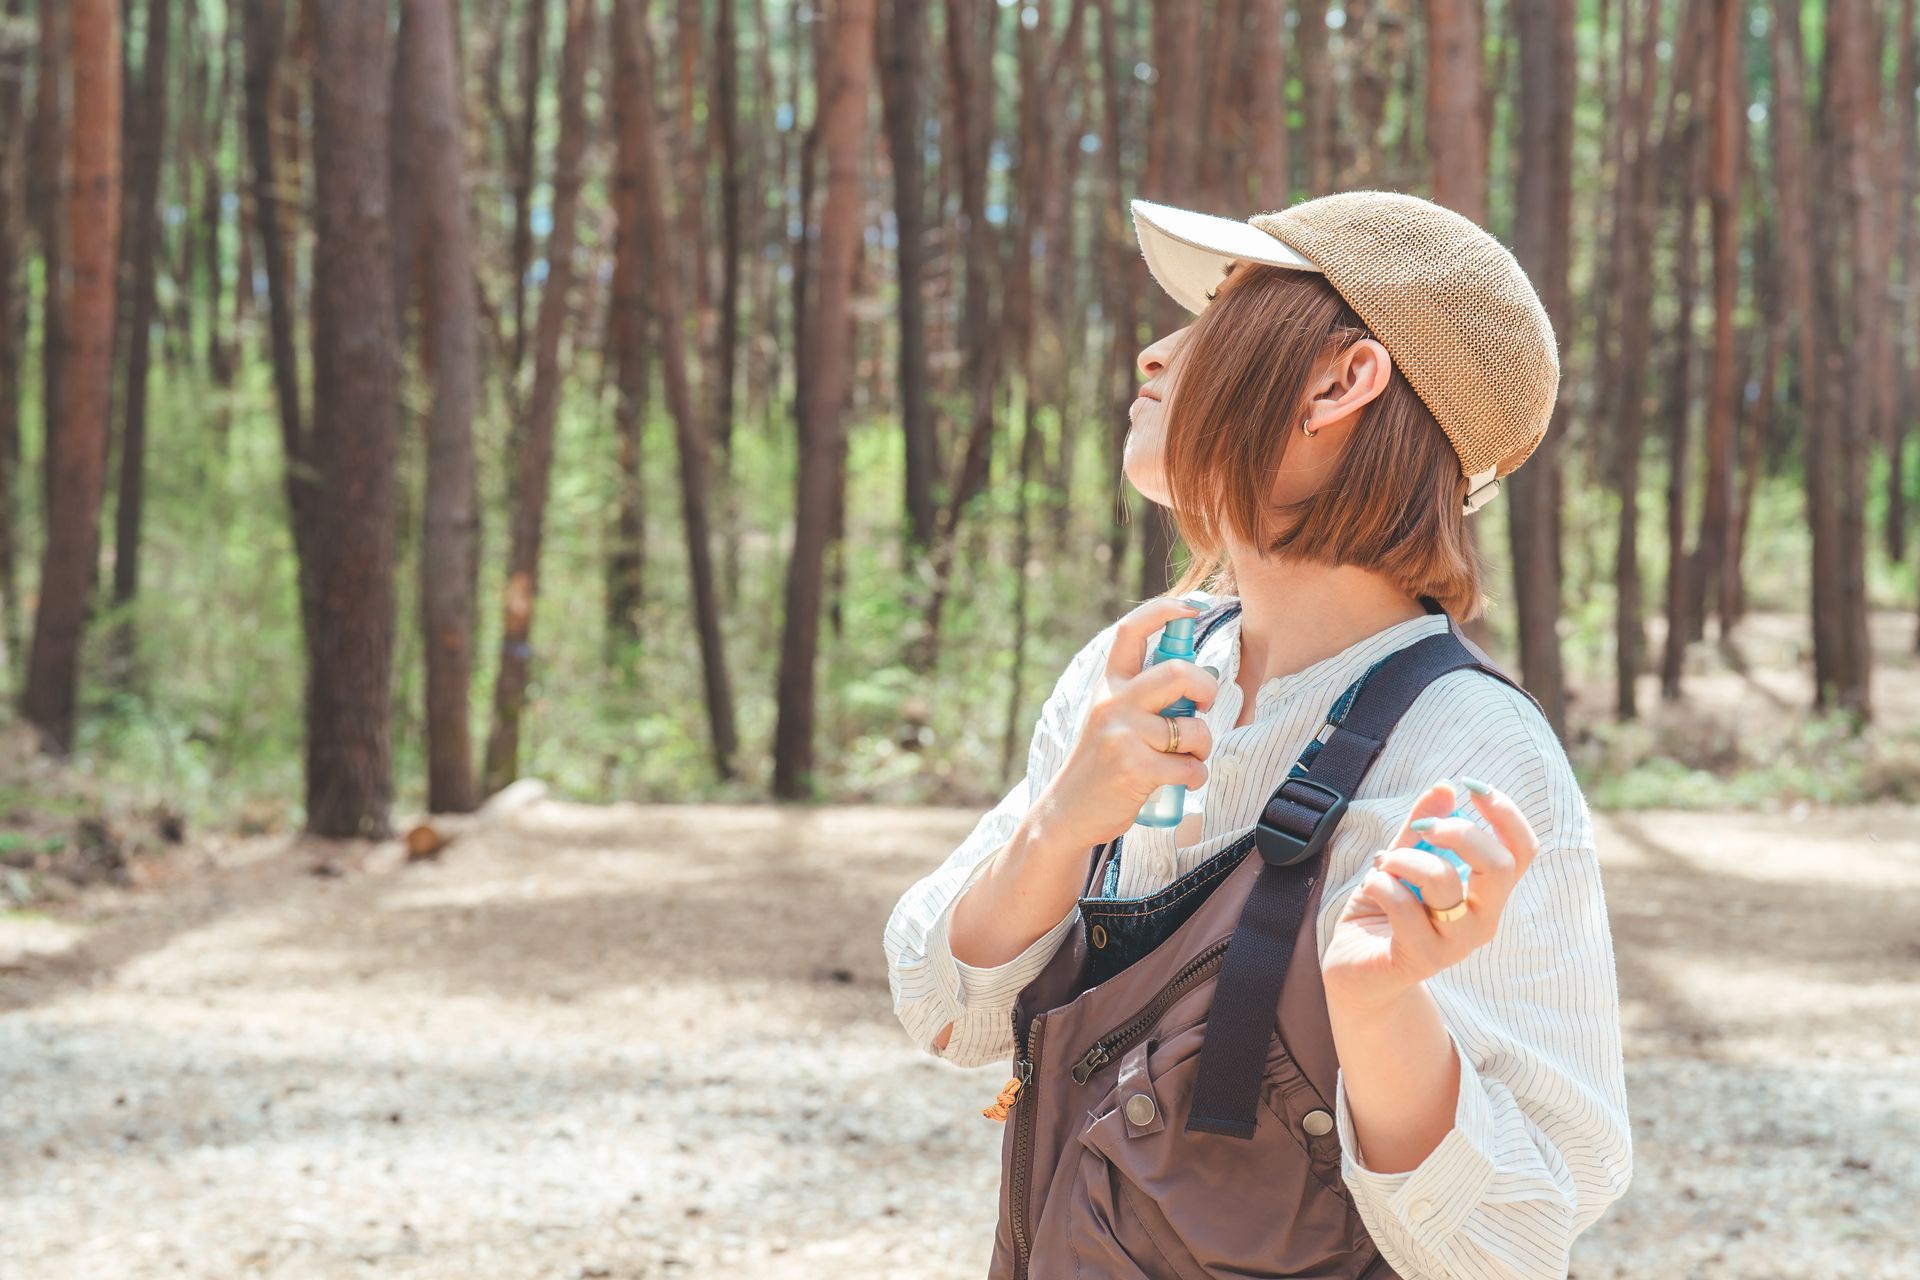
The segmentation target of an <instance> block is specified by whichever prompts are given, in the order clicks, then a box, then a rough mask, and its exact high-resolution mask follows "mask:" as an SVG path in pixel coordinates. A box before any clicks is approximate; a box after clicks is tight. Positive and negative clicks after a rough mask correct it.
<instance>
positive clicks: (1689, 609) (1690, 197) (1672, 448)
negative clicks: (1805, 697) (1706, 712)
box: [1660, 0, 1711, 702]
mask: <svg viewBox="0 0 1920 1280" xmlns="http://www.w3.org/2000/svg"><path fill="white" fill-rule="evenodd" d="M1707 4H1708V0H1691V3H1690V4H1689V5H1688V8H1687V11H1686V16H1685V17H1684V18H1683V23H1684V26H1683V29H1682V31H1681V33H1680V40H1679V52H1678V53H1677V54H1676V55H1675V58H1674V64H1673V65H1674V73H1673V74H1674V77H1675V85H1676V91H1675V93H1674V94H1673V95H1672V96H1670V97H1669V98H1668V100H1667V106H1668V118H1667V133H1666V137H1665V140H1664V141H1663V144H1662V151H1663V155H1664V158H1665V170H1666V172H1667V174H1669V175H1670V176H1671V177H1672V180H1673V181H1674V182H1676V183H1678V185H1679V201H1678V203H1679V211H1680V230H1679V242H1678V248H1677V250H1676V252H1677V256H1678V259H1679V261H1678V263H1677V265H1676V267H1675V271H1674V276H1675V286H1674V293H1675V298H1676V302H1677V305H1676V307H1675V311H1674V321H1673V337H1672V343H1673V346H1672V352H1671V365H1670V367H1669V372H1668V376H1667V388H1666V391H1667V394H1666V403H1665V406H1664V409H1663V412H1664V414H1665V416H1666V421H1667V644H1666V650H1665V654H1664V657H1663V658H1662V661H1661V665H1660V696H1661V697H1662V698H1664V699H1666V700H1667V701H1669V702H1672V701H1675V700H1677V699H1678V698H1679V697H1680V676H1681V670H1682V663H1683V661H1684V659H1685V657H1686V652H1687V641H1688V638H1689V637H1690V636H1691V635H1692V634H1693V617H1694V613H1695V611H1696V609H1698V608H1699V607H1700V605H1699V596H1698V592H1697V591H1696V590H1695V587H1694V583H1693V574H1692V572H1691V570H1692V567H1693V566H1692V563H1691V560H1692V558H1691V557H1690V556H1689V555H1688V554H1687V456H1688V439H1689V435H1690V433H1689V430H1688V419H1689V417H1690V416H1691V414H1692V411H1693V391H1692V384H1693V309H1694V293H1695V287H1696V281H1697V278H1698V276H1699V269H1698V264H1699V247H1698V246H1699V238H1698V236H1697V234H1696V232H1695V227H1694V224H1695V220H1696V215H1697V213H1698V210H1699V204H1700V187H1701V180H1702V175H1701V172H1700V170H1701V156H1700V119H1701V111H1700V97H1699V94H1698V93H1697V92H1696V90H1697V89H1698V87H1699V84H1700V75H1701V70H1702V68H1701V63H1702V61H1703V59H1704V55H1705V49H1704V47H1703V46H1704V45H1705V41H1706V39H1707V36H1708V34H1709V28H1708V26H1707V22H1708V21H1709V19H1710V16H1711V11H1710V10H1709V9H1708V8H1707Z"/></svg>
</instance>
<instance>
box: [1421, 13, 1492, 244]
mask: <svg viewBox="0 0 1920 1280" xmlns="http://www.w3.org/2000/svg"><path fill="white" fill-rule="evenodd" d="M1426 5H1427V144H1428V154H1429V155H1430V156H1431V157H1432V159H1433V200H1434V203H1435V204H1443V205H1445V206H1447V208H1449V209H1453V210H1456V211H1457V212H1459V213H1462V214H1465V215H1466V216H1467V217H1469V218H1471V219H1473V220H1474V221H1475V222H1478V223H1481V224H1483V225H1484V224H1485V223H1486V220H1487V145H1486V142H1487V138H1486V133H1485V132H1484V130H1483V128H1482V124H1483V115H1482V112H1483V102H1482V95H1483V93H1484V89H1483V86H1484V84H1485V82H1486V73H1485V69H1484V67H1483V62H1484V60H1485V54H1484V51H1483V48H1482V42H1483V41H1484V39H1485V35H1484V22H1483V16H1482V14H1481V10H1480V5H1481V0H1426Z"/></svg>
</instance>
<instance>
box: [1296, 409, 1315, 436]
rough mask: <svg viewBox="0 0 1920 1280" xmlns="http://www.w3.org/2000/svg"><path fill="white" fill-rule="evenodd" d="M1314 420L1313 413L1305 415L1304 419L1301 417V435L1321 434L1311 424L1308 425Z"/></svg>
mask: <svg viewBox="0 0 1920 1280" xmlns="http://www.w3.org/2000/svg"><path fill="white" fill-rule="evenodd" d="M1312 421H1313V415H1312V414H1308V415H1307V416H1306V417H1304V418H1302V419H1300V434H1301V435H1303V436H1317V435H1319V434H1320V433H1319V432H1318V431H1315V430H1314V429H1313V428H1312V427H1310V426H1308V425H1307V424H1308V423H1309V422H1312Z"/></svg>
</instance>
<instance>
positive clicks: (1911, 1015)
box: [0, 802, 1920, 1280]
mask: <svg viewBox="0 0 1920 1280" xmlns="http://www.w3.org/2000/svg"><path fill="white" fill-rule="evenodd" d="M975 817H976V815H975V814H973V813H971V812H964V811H954V810H885V809H858V810H855V809H828V810H817V811H811V812H790V811H782V810H777V809H770V808H739V809H726V810H715V809H702V810H693V809H687V808H639V807H633V806H615V807H609V808H592V807H586V806H577V805H567V804H560V803H554V802H543V803H539V804H536V805H534V806H532V807H530V808H527V809H524V810H522V811H521V812H520V813H518V814H517V815H515V816H513V817H511V818H507V819H502V820H498V821H495V822H492V823H489V824H486V825H484V826H482V827H479V828H477V829H476V830H475V831H473V832H471V833H469V834H467V835H465V836H463V837H462V838H461V839H460V840H458V841H457V842H456V843H455V844H454V845H453V846H452V847H451V848H450V849H449V850H448V851H447V853H446V854H445V856H444V858H443V859H442V860H441V861H439V862H437V863H422V864H416V865H411V866H402V865H397V863H396V859H395V858H394V857H392V856H391V854H390V852H389V851H375V853H374V854H372V855H371V856H369V858H368V859H367V860H366V864H365V865H364V866H361V867H355V868H348V869H346V870H345V872H344V874H340V875H336V876H315V875H313V874H312V873H311V871H310V869H309V868H310V866H311V865H312V862H313V854H312V852H311V851H310V850H308V849H303V848H301V847H298V846H294V845H289V844H287V843H286V842H284V841H281V842H274V841H255V842H252V843H249V844H242V845H235V846H232V847H230V848H227V849H225V850H223V851H218V852H216V853H213V854H210V855H208V860H209V861H210V863H211V864H212V865H211V866H210V867H208V868H205V869H202V870H198V871H196V872H195V873H194V874H192V875H188V876H183V877H182V878H181V879H180V880H179V882H178V883H176V884H174V885H172V886H170V887H167V888H165V889H160V890H148V891H145V892H141V893H133V894H116V895H112V896H103V897H99V898H96V899H91V900H90V908H91V909H90V910H89V912H88V913H87V914H86V915H84V916H83V915H75V916H74V918H73V919H71V920H62V921H48V920H12V921H0V1009H5V1010H7V1012H6V1013H5V1015H4V1016H0V1276H7V1277H12V1276H21V1277H28V1276H31V1277H62V1278H63V1280H64V1278H66V1277H76V1278H77V1277H96V1276H97V1277H114V1278H115V1280H123V1278H124V1280H144V1278H146V1277H158V1276H168V1277H177V1276H199V1277H223V1278H224V1277H241V1276H268V1277H287V1278H291V1277H302V1278H305V1277H336V1276H370V1275H378V1276H383V1277H461V1278H463V1280H488V1278H492V1277H503V1278H504V1277H513V1278H515V1280H520V1278H523V1277H574V1276H617V1277H637V1276H755V1277H757V1276H779V1277H785V1276H795V1277H822V1278H825V1277H856V1278H867V1277H893V1276H900V1277H916V1278H917V1277H978V1276H980V1275H982V1274H983V1273H984V1271H985V1266H986V1260H987V1257H988V1253H989V1251H990V1244H991V1239H992V1233H993V1218H994V1204H995V1193H996V1188H997V1186H998V1177H999V1171H998V1152H999V1141H1000V1134H999V1128H998V1126H996V1125H994V1124H992V1123H990V1122H989V1121H986V1120H984V1119H982V1118H981V1117H980V1115H979V1114H978V1112H979V1108H980V1107H982V1106H985V1105H986V1104H987V1103H988V1102H990V1101H991V1100H992V1097H993V1094H994V1092H995V1090H996V1089H997V1088H998V1086H999V1084H1000V1083H1001V1081H1002V1080H1003V1079H1004V1075H1005V1073H1004V1071H1003V1070H1002V1069H1001V1068H1000V1067H998V1066H989V1067H982V1068H978V1069H975V1070H960V1069H956V1068H954V1067H952V1066H950V1065H949V1064H947V1063H944V1062H938V1061H936V1060H934V1059H932V1058H930V1057H926V1056H923V1055H920V1054H918V1053H917V1052H916V1051H915V1050H913V1049H912V1048H911V1047H910V1046H909V1045H908V1043H907V1041H906V1038H905V1035H904V1034H903V1033H902V1032H901V1030H900V1028H899V1025H898V1023H897V1022H895V1020H894V1019H893V1016H892V1012H891V1008H890V1002H889V997H888V990H887V978H886V969H885V959H884V956H883V953H882V951H881V946H880V931H881V927H882V925H883V923H884V921H885V918H886V915H887V912H888V910H889V909H890V908H891V906H892V904H893V902H894V900H895V898H896V897H897V896H898V894H899V893H900V891H901V890H902V889H903V888H904V887H905V886H906V885H907V884H908V883H910V882H911V881H912V880H913V879H915V878H916V877H918V876H919V875H921V874H923V873H924V872H925V871H926V870H928V869H930V868H931V867H932V866H933V865H935V864H936V863H937V862H938V860H939V859H940V858H941V857H943V856H944V855H945V853H946V852H947V851H948V850H949V849H951V848H952V846H953V845H954V844H955V843H957V842H958V841H959V839H960V838H961V837H962V836H963V835H964V834H965V833H966V831H967V830H968V828H969V827H970V826H971V824H972V822H973V820H974V818H975ZM696 824H697V825H696ZM1601 841H1602V844H1601V848H1602V858H1603V862H1604V865H1605V876H1606V889H1607V894H1608V901H1609V905H1610V908H1611V911H1612V917H1613V922H1614V930H1615V940H1616V947H1617V949H1618V955H1619V961H1620V977H1621V984H1622V989H1623V992H1624V993H1625V997H1626V1000H1627V1007H1626V1017H1627V1027H1628V1060H1629V1061H1628V1065H1629V1071H1630V1078H1629V1087H1630V1095H1629V1097H1630V1104H1631V1109H1632V1114H1633V1123H1634V1138H1635V1155H1636V1173H1635V1179H1634V1184H1633V1188H1632V1190H1631V1191H1630V1192H1629V1193H1628V1196H1627V1198H1626V1199H1625V1200H1623V1201H1622V1202H1621V1203H1620V1204H1618V1205H1616V1206H1615V1207H1614V1208H1613V1210H1612V1211H1610V1212H1609V1214H1608V1215H1607V1217H1606V1218H1604V1219H1603V1220H1602V1221H1601V1223H1600V1224H1599V1225H1598V1226H1597V1227H1595V1228H1594V1229H1593V1230H1592V1231H1591V1232H1589V1233H1588V1234H1587V1235H1586V1236H1584V1237H1582V1239H1581V1240H1580V1242H1579V1244H1578V1246H1577V1248H1576V1252H1575V1263H1574V1271H1573V1273H1574V1275H1575V1276H1576V1277H1581V1278H1583V1280H1591V1278H1593V1277H1602V1276H1632V1277H1647V1278H1649V1280H1652V1278H1654V1277H1659V1278H1660V1280H1670V1278H1672V1277H1681V1276H1688V1277H1692V1276H1699V1277H1734V1276H1738V1277H1781V1278H1782V1280H1785V1278H1786V1277H1805V1276H1823V1277H1824V1276H1847V1277H1859V1278H1867V1277H1887V1278H1891V1277H1894V1276H1896V1275H1901V1276H1911V1275H1912V1274H1913V1272H1912V1270H1911V1268H1912V1265H1913V1263H1912V1259H1913V1257H1914V1256H1915V1254H1916V1251H1920V1230H1917V1229H1916V1228H1915V1226H1914V1225H1913V1222H1912V1215H1911V1200H1912V1197H1913V1195H1914V1192H1915V1190H1916V1189H1920V984H1916V981H1915V976H1916V974H1917V973H1920V928H1916V926H1917V925H1920V907H1917V906H1916V903H1920V811H1915V810H1904V809H1878V810H1860V811H1850V812H1844V813H1839V814H1831V813H1829V814H1805V815H1792V814H1789V815H1772V816H1755V815H1735V816H1720V815H1711V814H1641V815H1634V816H1632V817H1625V818H1619V819H1616V820H1612V821H1609V822H1605V823H1603V826H1602V835H1601Z"/></svg>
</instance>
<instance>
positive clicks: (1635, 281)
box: [1595, 0, 1673, 720]
mask: <svg viewBox="0 0 1920 1280" xmlns="http://www.w3.org/2000/svg"><path fill="white" fill-rule="evenodd" d="M1661 7H1662V0H1646V5H1645V8H1644V10H1643V12H1642V14H1641V18H1640V26H1639V30H1638V34H1637V39H1638V53H1637V55H1636V53H1635V52H1634V42H1635V39H1636V34H1635V30H1634V26H1633V23H1632V21H1631V19H1630V16H1629V14H1628V11H1627V9H1626V7H1625V4H1624V3H1623V4H1622V8H1621V21H1620V46H1619V47H1620V57H1619V61H1620V75H1619V86H1620V87H1619V91H1618V93H1617V94H1616V97H1617V98H1618V99H1619V100H1620V104H1621V106H1622V108H1623V115H1624V116H1625V119H1624V120H1623V121H1622V124H1621V133H1622V138H1621V142H1622V146H1621V149H1620V152H1619V157H1618V173H1617V176H1616V178H1615V186H1616V198H1615V212H1614V224H1613V240H1612V246H1611V248H1610V250H1609V260H1610V262H1611V264H1612V267H1611V270H1612V274H1613V279H1614V280H1616V281H1617V282H1618V283H1617V288H1618V290H1619V293H1620V298H1619V303H1620V320H1619V323H1618V325H1617V326H1615V327H1617V329H1618V330H1619V334H1620V346H1619V351H1618V355H1617V358H1616V359H1615V361H1614V362H1613V371H1612V372H1611V373H1610V374H1606V375H1604V378H1605V385H1611V386H1613V388H1614V394H1613V396H1612V399H1611V401H1610V402H1609V408H1610V410H1611V417H1610V419H1608V418H1602V419H1599V421H1600V422H1602V423H1605V422H1609V421H1610V422H1611V429H1610V430H1602V431H1596V432H1595V435H1596V436H1601V437H1604V436H1607V435H1611V436H1612V438H1613V442H1614V447H1613V452H1612V456H1611V458H1610V459H1609V461H1610V465H1611V470H1612V474H1613V481H1614V487H1615V489H1616V490H1617V491H1618V492H1619V495H1620V522H1619V529H1618V535H1617V537H1616V539H1615V543H1614V583H1615V598H1616V601H1617V603H1616V605H1615V618H1614V651H1615V655H1614V663H1615V666H1614V709H1615V712H1616V714H1617V715H1618V716H1619V717H1620V719H1622V720H1631V719H1633V718H1634V717H1635V716H1636V715H1637V714H1638V706H1637V699H1636V697H1635V684H1636V681H1637V680H1638V678H1639V675H1640V671H1641V668H1642V667H1643V666H1644V665H1645V662H1646V646H1647V637H1646V626H1645V621H1644V619H1643V617H1642V613H1643V608H1642V603H1641V602H1642V596H1643V588H1642V584H1641V580H1640V554H1639V552H1640V454H1641V441H1642V439H1643V438H1644V435H1645V430H1646V414H1645V405H1644V403H1643V400H1644V396H1645V394H1646V391H1645V388H1646V377H1647V352H1648V347H1649V344H1650V341H1651V338H1652V328H1653V322H1652V310H1653V285H1654V273H1653V271H1652V270H1651V269H1650V264H1648V263H1647V262H1646V261H1645V255H1646V253H1647V246H1649V245H1651V244H1652V243H1653V242H1654V230H1655V225H1656V223H1657V221H1658V216H1659V209H1660V195H1661V189H1660V181H1661V164H1662V160H1661V157H1662V154H1663V153H1662V151H1661V150H1659V149H1657V148H1656V147H1655V146H1654V138H1653V97H1654V83H1655V81H1656V79H1657V78H1658V75H1659V63H1658V62H1657V61H1656V54H1657V51H1658V48H1659V40H1660V10H1661ZM1636 63H1637V64H1638V75H1637V77H1634V78H1633V82H1632V88H1631V90H1629V88H1628V83H1629V77H1632V76H1633V75H1634V72H1633V69H1634V66H1635V64H1636ZM1672 115H1673V112H1672V99H1671V98H1669V106H1668V121H1669V124H1670V123H1671V120H1672ZM1628 148H1631V149H1630V150H1629V149H1628Z"/></svg>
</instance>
